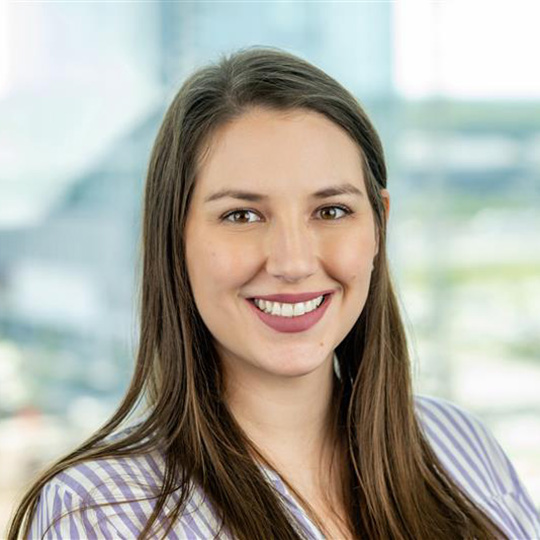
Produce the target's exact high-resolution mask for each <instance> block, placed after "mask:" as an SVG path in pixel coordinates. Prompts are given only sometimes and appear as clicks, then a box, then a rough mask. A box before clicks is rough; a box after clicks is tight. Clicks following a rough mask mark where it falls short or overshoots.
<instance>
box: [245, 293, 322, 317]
mask: <svg viewBox="0 0 540 540" xmlns="http://www.w3.org/2000/svg"><path fill="white" fill-rule="evenodd" d="M323 299H324V296H323V295H321V296H319V297H318V298H313V299H312V300H309V301H308V302H299V303H298V304H284V303H279V302H269V301H268V300H260V299H258V298H255V299H254V302H255V305H256V306H257V307H258V308H259V309H260V310H261V311H264V312H266V313H270V314H272V315H277V316H278V317H298V316H299V315H304V314H305V313H309V312H310V311H313V310H315V309H317V308H318V307H319V306H320V305H321V303H322V301H323Z"/></svg>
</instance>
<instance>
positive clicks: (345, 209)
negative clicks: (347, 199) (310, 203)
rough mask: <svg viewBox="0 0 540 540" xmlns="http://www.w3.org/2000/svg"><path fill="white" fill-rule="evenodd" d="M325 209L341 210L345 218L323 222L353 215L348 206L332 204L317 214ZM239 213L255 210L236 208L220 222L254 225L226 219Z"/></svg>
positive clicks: (222, 217) (323, 208)
mask: <svg viewBox="0 0 540 540" xmlns="http://www.w3.org/2000/svg"><path fill="white" fill-rule="evenodd" d="M327 208H339V209H340V210H343V211H344V212H345V216H343V217H341V218H336V219H323V221H340V220H341V219H345V218H346V217H348V216H351V215H352V214H354V211H353V210H351V209H350V208H349V207H348V206H345V205H343V204H332V205H329V206H322V207H321V208H318V209H317V212H318V211H320V210H326V209H327ZM239 212H255V213H257V212H256V211H255V210H252V209H251V208H236V209H235V210H231V211H230V212H227V213H226V214H224V215H223V216H221V218H220V221H228V222H229V223H233V224H236V225H250V224H251V223H255V222H254V221H247V222H240V221H230V220H228V219H227V218H228V217H229V216H232V215H234V214H237V213H239Z"/></svg>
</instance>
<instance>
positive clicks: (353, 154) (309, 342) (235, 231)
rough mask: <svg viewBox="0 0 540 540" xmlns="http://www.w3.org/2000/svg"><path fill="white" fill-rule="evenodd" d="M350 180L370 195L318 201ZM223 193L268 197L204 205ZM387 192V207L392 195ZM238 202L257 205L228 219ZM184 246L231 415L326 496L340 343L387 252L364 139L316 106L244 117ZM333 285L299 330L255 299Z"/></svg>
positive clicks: (214, 147) (216, 150)
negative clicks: (289, 329)
mask: <svg viewBox="0 0 540 540" xmlns="http://www.w3.org/2000/svg"><path fill="white" fill-rule="evenodd" d="M345 182H349V183H351V184H353V185H355V186H357V187H358V188H359V189H360V191H361V192H362V194H363V196H361V197H358V196H355V195H348V194H347V195H337V196H332V197H330V198H327V199H323V200H316V199H313V198H312V197H310V195H311V193H313V192H314V191H316V190H318V189H321V188H324V187H328V186H331V185H337V184H342V183H345ZM223 188H233V189H243V190H247V191H253V192H257V193H262V194H266V195H268V200H267V201H264V202H248V201H244V200H236V199H232V198H224V199H219V200H216V201H211V202H205V198H206V197H208V196H209V195H211V194H213V193H215V192H217V191H218V190H220V189H223ZM381 194H382V196H383V200H384V204H385V206H386V211H387V214H388V210H389V194H388V192H387V191H386V190H382V191H381ZM335 204H342V205H345V206H347V207H348V208H349V209H351V210H352V211H354V214H351V215H346V213H345V212H344V211H342V210H340V209H339V208H335V207H333V206H332V205H335ZM238 209H245V210H250V211H249V212H246V211H245V210H244V211H241V212H239V213H237V214H233V215H229V217H228V221H220V217H223V216H224V215H225V214H227V213H229V212H231V211H235V210H238ZM185 242H186V258H187V266H188V274H189V279H190V282H191V286H192V289H193V293H194V296H195V301H196V304H197V307H198V309H199V311H200V314H201V317H202V319H203V320H204V322H205V324H206V325H207V327H208V328H209V330H210V332H211V333H212V335H213V336H214V339H215V342H216V347H217V350H218V352H219V354H220V358H221V359H222V361H223V367H224V373H225V381H226V389H227V390H226V401H227V403H228V405H229V407H230V409H231V411H232V413H233V414H234V416H235V418H236V420H237V421H238V423H239V424H240V425H241V426H242V428H243V429H244V430H245V431H246V433H247V434H248V435H249V436H250V437H251V438H252V439H253V440H254V441H255V442H256V444H257V445H258V446H259V448H261V449H262V450H263V451H264V453H265V455H267V456H269V457H270V459H272V460H273V461H274V463H276V464H278V465H279V467H280V470H281V471H285V472H287V473H289V477H291V478H294V480H296V481H297V484H298V485H302V486H303V487H304V488H305V491H306V492H313V493H315V492H316V491H317V489H318V485H319V484H318V482H319V481H320V479H319V475H318V474H317V473H318V472H319V471H320V469H321V461H320V460H321V459H322V458H323V457H324V456H325V455H326V450H327V449H326V446H325V445H326V442H325V441H326V426H327V418H328V411H329V402H330V397H331V392H332V384H333V381H334V376H333V364H332V358H333V353H334V349H335V348H336V347H337V345H338V344H339V343H340V342H341V341H342V340H343V339H344V338H345V336H346V335H347V333H348V332H349V331H350V329H351V328H352V326H353V324H354V323H355V321H356V320H357V318H358V316H359V315H360V313H361V311H362V309H363V307H364V304H365V301H366V297H367V293H368V288H369V283H370V279H371V271H372V262H373V258H374V256H375V255H376V253H377V250H378V245H377V238H376V234H375V222H374V218H373V211H372V209H371V206H370V204H369V200H368V197H367V191H366V188H365V180H364V175H363V171H362V165H361V160H360V155H359V151H358V146H357V145H356V143H355V142H353V140H352V139H350V138H349V136H348V134H347V133H346V132H345V131H343V130H342V128H340V127H339V126H337V125H336V124H334V123H333V122H331V121H330V120H328V119H327V118H326V117H324V116H323V115H320V114H318V113H316V112H313V111H301V110H296V111H293V112H292V113H291V112H287V113H284V112H276V111H270V110H266V109H262V108H256V109H253V110H251V111H249V112H248V113H245V114H244V115H243V116H242V117H240V118H239V119H236V120H235V121H234V122H233V123H230V124H228V125H225V126H223V127H221V128H220V129H219V130H218V131H217V132H216V133H215V134H214V137H213V138H212V140H211V142H210V145H209V152H208V153H207V155H206V157H205V159H204V161H203V163H202V166H201V167H200V169H199V174H198V177H197V181H196V185H195V188H194V192H193V198H192V202H191V206H190V210H189V214H188V218H187V223H186V230H185ZM328 289H332V290H334V291H335V294H334V295H333V298H332V301H331V303H330V305H329V307H328V310H327V312H326V314H325V315H324V317H323V318H322V319H321V320H320V321H319V322H318V323H317V324H316V325H315V326H313V327H312V328H310V329H309V330H307V331H305V332H299V333H280V332H277V331H275V330H273V329H271V328H270V327H268V326H266V325H265V324H263V323H262V321H260V320H259V318H258V317H257V316H256V315H255V314H254V313H253V312H252V309H251V307H250V306H249V305H247V301H246V297H253V296H257V295H265V294H277V293H298V292H317V291H324V290H328Z"/></svg>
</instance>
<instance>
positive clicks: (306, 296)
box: [249, 290, 334, 304]
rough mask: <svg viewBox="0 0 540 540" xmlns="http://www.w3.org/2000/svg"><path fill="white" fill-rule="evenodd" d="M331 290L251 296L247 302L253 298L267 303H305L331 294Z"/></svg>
mask: <svg viewBox="0 0 540 540" xmlns="http://www.w3.org/2000/svg"><path fill="white" fill-rule="evenodd" d="M333 292H334V291H333V290H327V291H319V292H305V293H298V294H269V295H266V296H264V295H261V296H252V297H250V298H249V300H253V299H254V298H260V299H261V300H268V301H269V302H286V303H291V304H293V303H295V302H307V301H308V300H313V298H318V297H319V296H322V295H324V294H331V293H333Z"/></svg>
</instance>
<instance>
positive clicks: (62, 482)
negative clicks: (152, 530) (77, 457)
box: [30, 454, 162, 538]
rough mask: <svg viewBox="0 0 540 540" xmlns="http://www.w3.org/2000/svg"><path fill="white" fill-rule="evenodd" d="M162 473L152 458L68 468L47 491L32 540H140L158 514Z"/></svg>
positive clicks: (40, 502)
mask: <svg viewBox="0 0 540 540" xmlns="http://www.w3.org/2000/svg"><path fill="white" fill-rule="evenodd" d="M161 470H162V467H161V466H160V463H159V456H156V455H152V454H145V455H140V456H129V457H122V458H111V457H108V458H103V459H93V460H88V461H85V462H82V463H77V464H75V465H73V466H71V467H68V468H67V469H65V470H63V471H62V472H60V473H58V474H57V475H55V476H54V477H53V478H51V480H49V481H48V482H47V483H46V484H45V485H44V486H43V488H42V490H41V493H40V497H39V500H38V505H37V509H36V511H35V512H34V518H33V522H32V529H31V534H30V538H41V537H42V536H43V535H45V538H56V537H59V538H64V537H65V538H73V537H75V538H86V537H89V536H95V535H97V536H98V537H100V538H103V537H105V538H134V537H136V536H137V534H138V532H140V530H141V529H142V527H143V526H144V523H145V522H146V520H147V518H148V517H149V516H150V514H151V513H152V510H153V507H154V505H153V503H154V501H155V500H156V496H157V494H158V493H159V487H160V484H161V482H160V477H161ZM49 534H50V535H51V536H48V535H49Z"/></svg>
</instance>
